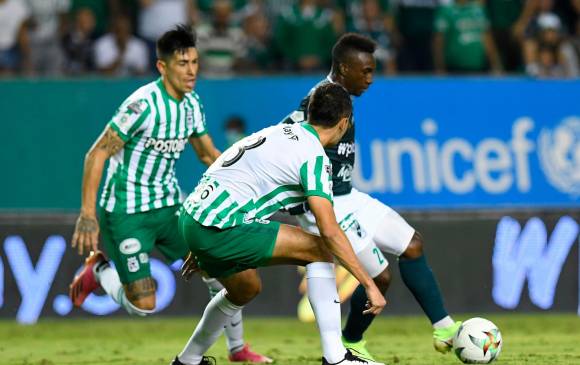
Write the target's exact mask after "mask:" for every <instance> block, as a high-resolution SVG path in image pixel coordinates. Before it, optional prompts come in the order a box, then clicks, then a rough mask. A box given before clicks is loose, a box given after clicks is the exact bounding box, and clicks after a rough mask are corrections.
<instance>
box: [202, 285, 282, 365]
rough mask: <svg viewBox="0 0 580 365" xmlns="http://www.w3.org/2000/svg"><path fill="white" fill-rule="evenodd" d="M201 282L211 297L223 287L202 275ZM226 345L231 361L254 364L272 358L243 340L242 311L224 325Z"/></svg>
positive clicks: (264, 362) (268, 361) (266, 361)
mask: <svg viewBox="0 0 580 365" xmlns="http://www.w3.org/2000/svg"><path fill="white" fill-rule="evenodd" d="M202 280H203V282H204V283H205V284H206V285H207V287H208V289H209V294H210V298H213V297H214V296H215V295H216V294H217V293H219V292H220V291H221V290H222V289H223V288H224V287H223V285H222V284H221V283H220V282H219V281H218V280H217V279H214V278H206V277H202ZM224 332H225V335H226V345H227V347H228V352H229V355H228V359H229V360H230V361H231V362H247V363H254V364H269V363H272V362H273V360H272V359H270V358H269V357H267V356H264V355H262V354H259V353H257V352H255V351H252V349H251V348H250V345H249V344H247V343H245V342H244V324H243V320H242V311H239V312H238V313H237V314H235V315H234V316H232V318H231V320H230V321H229V322H228V323H227V324H226V327H225V331H224Z"/></svg>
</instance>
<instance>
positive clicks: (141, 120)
mask: <svg viewBox="0 0 580 365" xmlns="http://www.w3.org/2000/svg"><path fill="white" fill-rule="evenodd" d="M109 126H110V127H111V128H112V129H114V130H115V131H116V132H117V133H118V134H119V136H120V137H121V139H123V141H125V145H124V147H123V149H122V150H121V151H119V152H118V153H117V154H115V155H114V156H112V157H111V158H110V159H109V168H108V171H107V180H106V182H105V187H104V189H103V192H102V194H101V201H100V205H101V207H103V208H104V209H105V210H106V211H108V212H118V213H127V214H133V213H139V212H146V211H148V210H151V209H159V208H163V207H168V206H173V205H176V204H179V203H180V202H181V199H180V195H181V191H180V189H179V185H178V184H177V178H176V177H175V163H176V161H177V160H178V159H179V156H180V154H181V152H182V151H183V150H184V149H185V146H186V145H187V143H188V138H189V137H190V136H202V135H204V134H205V133H207V130H206V126H205V114H204V111H203V106H202V104H201V102H200V100H199V96H198V95H197V94H196V93H195V92H192V93H190V94H187V95H185V97H184V98H183V99H182V100H181V101H179V100H176V99H175V98H173V97H172V96H170V95H169V94H168V93H167V91H166V90H165V87H164V86H163V82H162V80H161V79H158V80H157V81H154V82H151V83H149V84H147V85H144V86H143V87H141V88H139V89H138V90H137V91H135V92H134V93H133V94H131V96H129V97H128V98H127V99H126V100H125V101H124V102H123V104H122V105H121V107H120V108H119V109H118V110H117V112H116V113H115V115H114V116H113V118H112V119H111V121H110V122H109Z"/></svg>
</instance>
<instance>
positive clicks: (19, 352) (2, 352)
mask: <svg viewBox="0 0 580 365" xmlns="http://www.w3.org/2000/svg"><path fill="white" fill-rule="evenodd" d="M467 317H468V316H460V318H458V319H466V318H467ZM487 318H489V319H490V320H492V321H494V322H495V323H496V324H497V325H498V326H499V328H500V329H501V331H502V335H503V338H504V348H503V352H502V354H501V355H500V358H499V361H498V364H504V365H508V364H509V365H519V364H525V365H529V364H538V365H562V364H566V365H568V364H569V365H578V364H580V318H578V317H576V316H574V315H547V314H546V315H509V316H507V315H490V316H488V317H487ZM195 324H196V319H194V318H159V317H157V318H155V317H151V318H146V319H138V318H136V319H103V318H94V319H89V320H87V319H85V320H71V319H67V320H44V321H41V322H40V323H39V324H37V325H34V326H21V325H18V324H15V323H14V322H8V321H0V364H2V365H4V364H10V365H19V364H20V365H24V364H27V365H31V364H38V365H60V364H82V365H85V364H123V365H125V364H127V365H132V364H135V365H137V364H139V365H148V364H151V365H152V364H156V365H157V364H159V365H167V364H169V361H170V360H171V359H172V357H173V356H175V354H176V353H178V352H179V351H180V350H181V348H182V347H183V345H184V344H185V342H186V341H187V339H188V338H189V336H190V334H191V331H192V330H193V328H194V326H195ZM244 325H245V334H246V340H247V341H248V342H250V343H251V344H252V347H253V348H254V349H256V350H258V351H261V352H264V353H265V354H267V355H269V356H271V357H274V358H275V359H276V360H277V361H276V363H277V364H280V365H290V364H292V365H296V364H320V360H319V359H320V356H321V351H320V342H319V339H318V333H317V330H316V326H315V325H314V324H303V323H300V322H298V320H295V319H291V318H283V319H280V318H276V319H269V318H248V319H246V320H245V322H244ZM366 338H367V340H368V347H369V350H370V351H371V352H372V353H373V354H375V355H376V357H377V359H380V360H382V361H385V362H387V363H388V364H400V365H406V364H417V365H429V364H437V365H440V364H441V365H445V364H449V365H451V364H456V365H457V364H460V363H459V361H458V360H457V359H456V358H455V357H454V355H452V354H448V355H440V354H438V353H436V352H435V351H434V350H433V349H432V347H431V328H430V326H429V325H428V324H427V321H426V320H425V319H424V318H423V317H381V318H379V319H378V320H377V321H375V323H374V324H373V326H371V329H370V330H369V333H368V335H367V337H366ZM209 355H213V356H215V357H216V358H217V359H218V363H219V364H224V363H228V362H227V359H226V350H225V343H224V340H223V339H220V340H219V341H218V343H217V344H216V345H215V346H214V347H213V348H211V349H210V352H209Z"/></svg>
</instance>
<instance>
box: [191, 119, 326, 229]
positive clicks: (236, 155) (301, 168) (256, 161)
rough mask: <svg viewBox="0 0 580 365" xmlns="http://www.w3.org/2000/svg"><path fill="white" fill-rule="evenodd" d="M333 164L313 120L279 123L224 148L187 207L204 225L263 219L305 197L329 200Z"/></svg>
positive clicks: (227, 224)
mask: <svg viewBox="0 0 580 365" xmlns="http://www.w3.org/2000/svg"><path fill="white" fill-rule="evenodd" d="M331 175H332V168H331V165H330V161H329V159H328V157H326V154H325V153H324V148H323V147H322V144H321V143H320V140H319V137H318V134H317V133H316V131H315V130H314V128H312V126H311V125H309V124H306V123H301V124H299V123H296V124H292V125H288V124H279V125H276V126H273V127H269V128H266V129H262V130H261V131H259V132H257V133H254V134H252V135H251V136H248V137H246V138H244V139H242V140H240V141H239V142H237V143H235V144H234V145H233V146H232V147H230V148H229V149H228V150H226V151H225V152H224V153H223V154H222V155H221V156H220V157H219V158H218V159H217V160H216V161H215V162H214V163H213V164H212V165H211V166H210V168H209V169H208V170H207V171H206V173H205V174H204V176H203V178H202V179H201V181H200V182H199V184H198V186H197V187H196V189H195V191H194V192H193V193H191V194H190V195H189V196H188V197H187V199H186V200H185V202H184V204H183V206H184V208H185V210H186V211H187V212H188V213H189V214H190V215H191V216H192V217H193V219H195V220H196V221H198V222H199V223H201V224H202V225H204V226H213V227H218V228H229V227H233V226H237V225H240V224H242V223H244V222H250V221H252V220H255V219H266V218H268V217H270V216H271V215H272V214H274V213H275V212H276V211H278V210H280V209H287V208H291V207H294V206H296V205H298V204H301V203H303V202H304V201H305V200H306V197H308V196H321V197H324V198H326V199H328V200H330V201H331V202H332V179H331Z"/></svg>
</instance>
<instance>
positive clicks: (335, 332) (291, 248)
mask: <svg viewBox="0 0 580 365" xmlns="http://www.w3.org/2000/svg"><path fill="white" fill-rule="evenodd" d="M332 261H333V257H332V254H331V253H330V252H329V251H328V250H327V249H326V246H325V245H324V242H323V241H322V238H320V236H317V235H313V234H311V233H307V232H306V231H304V230H302V229H300V228H297V227H292V226H287V225H281V226H280V230H279V232H278V236H277V237H276V243H275V246H274V250H273V252H272V259H271V260H270V262H269V263H268V264H269V265H278V264H297V265H305V266H306V278H307V281H308V285H307V290H308V299H309V300H310V304H311V305H312V309H313V311H314V315H315V317H316V322H317V324H318V329H319V332H320V339H321V342H322V352H323V360H322V363H323V364H338V363H340V364H344V365H347V364H362V363H365V362H364V360H361V359H360V358H358V357H357V356H355V355H352V354H351V353H350V352H348V351H347V350H346V349H345V347H344V345H343V344H342V342H341V340H340V338H341V330H340V320H341V316H340V300H339V299H338V292H337V289H336V278H335V272H334V264H333V263H332ZM367 363H369V364H372V363H370V362H367ZM377 364H378V363H377Z"/></svg>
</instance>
